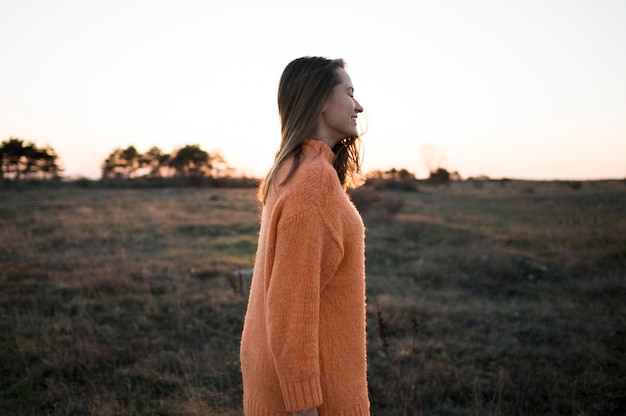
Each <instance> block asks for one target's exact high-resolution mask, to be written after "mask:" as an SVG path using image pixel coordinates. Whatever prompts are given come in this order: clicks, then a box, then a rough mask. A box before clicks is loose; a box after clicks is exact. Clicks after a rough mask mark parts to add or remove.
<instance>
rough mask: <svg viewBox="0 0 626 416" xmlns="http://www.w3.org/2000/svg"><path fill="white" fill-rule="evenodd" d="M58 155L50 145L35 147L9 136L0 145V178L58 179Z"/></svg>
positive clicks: (59, 171)
mask: <svg viewBox="0 0 626 416" xmlns="http://www.w3.org/2000/svg"><path fill="white" fill-rule="evenodd" d="M58 159H59V156H58V155H57V154H56V152H55V151H54V149H53V148H52V147H50V146H46V147H43V148H40V147H37V145H36V144H34V143H32V142H25V141H24V140H21V139H18V138H16V137H10V138H9V139H8V140H5V141H4V142H2V144H1V145H0V180H2V179H14V180H20V179H59V178H60V177H61V176H60V175H61V168H60V167H59V164H58Z"/></svg>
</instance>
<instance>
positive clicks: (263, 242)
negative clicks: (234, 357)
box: [240, 57, 369, 416]
mask: <svg viewBox="0 0 626 416" xmlns="http://www.w3.org/2000/svg"><path fill="white" fill-rule="evenodd" d="M353 94H354V88H353V86H352V81H351V80H350V76H349V75H348V73H347V72H346V71H345V69H344V63H343V61H342V60H329V59H326V58H320V57H305V58H299V59H296V60H294V61H292V62H291V63H290V64H289V65H287V67H286V68H285V70H284V71H283V74H282V76H281V79H280V83H279V87H278V110H279V113H280V118H281V136H282V140H281V144H280V149H279V150H278V152H277V154H276V159H275V162H274V165H273V167H272V168H271V169H270V171H269V173H268V174H267V176H266V178H265V180H264V181H263V183H262V185H261V187H260V189H259V199H260V200H261V202H262V203H263V213H262V219H261V230H260V233H259V243H258V247H257V254H256V262H255V267H254V277H253V278H252V285H251V288H250V297H249V300H248V309H247V312H246V318H245V323H244V329H243V334H242V340H241V351H240V352H241V368H242V374H243V390H244V412H245V414H246V415H248V416H257V415H263V416H270V415H271V416H275V415H286V416H287V415H288V416H291V415H298V416H300V415H306V416H310V415H320V416H325V415H328V416H342V415H346V416H347V415H350V416H361V415H369V400H368V393H367V379H366V352H365V343H366V337H365V266H364V263H365V261H364V234H365V233H364V227H363V222H362V220H361V217H360V215H359V213H358V212H357V210H356V209H355V207H354V205H353V204H352V203H351V202H350V200H349V199H348V197H347V194H346V192H345V190H346V189H347V188H350V187H355V186H358V185H360V184H361V183H362V177H361V175H360V155H359V149H358V142H359V133H358V131H357V122H356V121H357V116H358V114H359V113H361V112H362V111H363V108H362V107H361V105H360V104H359V103H358V102H357V101H356V100H355V99H354V96H353Z"/></svg>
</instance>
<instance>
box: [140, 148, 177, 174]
mask: <svg viewBox="0 0 626 416" xmlns="http://www.w3.org/2000/svg"><path fill="white" fill-rule="evenodd" d="M169 158H170V155H168V154H166V153H163V151H162V150H161V149H160V148H158V147H156V146H152V147H151V148H150V150H148V151H147V152H146V153H144V154H143V155H142V156H141V165H142V167H147V168H148V169H149V171H148V174H147V176H148V177H150V178H160V177H162V176H163V170H164V169H167V168H168V161H169Z"/></svg>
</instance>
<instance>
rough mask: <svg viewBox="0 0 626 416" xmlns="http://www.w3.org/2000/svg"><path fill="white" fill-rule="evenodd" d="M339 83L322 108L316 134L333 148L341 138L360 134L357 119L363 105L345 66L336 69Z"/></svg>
mask: <svg viewBox="0 0 626 416" xmlns="http://www.w3.org/2000/svg"><path fill="white" fill-rule="evenodd" d="M335 72H336V73H337V76H338V77H339V80H340V82H339V84H337V85H335V86H334V87H333V90H332V92H331V93H330V96H329V97H328V99H327V100H326V103H325V104H324V107H323V108H322V114H321V115H320V119H319V121H318V124H317V131H316V133H317V134H316V136H317V137H314V138H316V139H318V140H323V141H324V142H326V143H327V144H328V145H329V146H330V147H331V148H332V147H334V146H335V144H337V143H338V142H339V141H340V140H343V139H345V138H347V137H356V136H357V135H358V131H357V124H356V119H357V116H358V114H359V113H361V112H363V107H361V104H359V102H358V101H357V100H356V99H355V98H354V87H353V86H352V80H351V79H350V76H349V75H348V73H347V72H346V71H345V70H344V69H343V68H337V69H336V70H335Z"/></svg>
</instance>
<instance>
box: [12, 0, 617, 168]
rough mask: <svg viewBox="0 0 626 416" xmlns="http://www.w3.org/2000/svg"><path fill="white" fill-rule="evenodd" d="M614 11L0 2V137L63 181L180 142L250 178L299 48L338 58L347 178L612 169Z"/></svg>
mask: <svg viewBox="0 0 626 416" xmlns="http://www.w3.org/2000/svg"><path fill="white" fill-rule="evenodd" d="M625 22H626V1H623V0H614V1H611V0H588V1H585V0H562V1H561V0H525V1H517V0H507V1H495V0H474V1H469V0H466V1H461V0H459V1H455V0H438V1H422V0H412V1H399V0H386V1H380V0H359V1H343V0H333V1H327V0H317V1H315V2H300V1H295V0H292V1H281V0H264V1H262V2H261V1H253V0H245V1H237V0H233V1H220V2H218V1H208V0H204V1H200V0H198V1H191V0H173V1H165V0H145V1H144V0H123V1H120V0H107V1H90V0H74V1H72V0H55V1H46V0H20V1H10V0H0V31H1V32H0V57H1V58H0V62H1V64H0V141H4V140H7V139H8V138H9V137H18V138H20V139H23V140H26V141H33V142H35V143H36V144H37V145H40V146H46V145H49V146H51V147H52V148H54V150H55V151H56V152H57V153H58V154H59V156H60V164H61V166H62V167H63V168H64V175H65V176H67V177H87V178H98V177H99V176H100V165H101V164H102V162H103V161H104V159H105V158H106V157H107V156H108V155H109V154H110V153H111V152H112V151H113V150H115V149H116V148H119V147H124V148H125V147H127V146H130V145H134V146H135V147H136V148H137V149H138V150H139V151H142V152H143V151H147V150H148V149H149V148H150V147H152V146H158V147H160V148H161V149H162V150H164V151H165V152H171V151H173V150H175V149H176V148H179V147H182V146H185V145H187V144H198V145H199V146H201V147H202V148H203V149H205V150H207V151H208V152H209V153H211V152H219V153H220V154H222V155H223V156H224V158H225V159H226V161H227V162H228V163H229V165H230V166H232V167H233V168H235V169H237V170H238V171H240V172H242V173H244V174H245V175H247V176H254V177H261V176H263V175H264V174H265V172H266V171H267V169H269V167H270V166H271V164H272V162H273V157H274V154H275V152H276V150H277V148H278V145H279V142H280V124H279V118H278V111H277V105H276V90H277V86H278V79H279V77H280V74H281V72H282V70H283V68H284V67H285V66H286V65H287V64H288V63H289V62H290V61H291V60H293V59H295V58H298V57H301V56H307V55H311V56H326V57H329V58H344V59H345V60H346V61H347V63H348V72H349V74H350V76H351V78H352V82H353V85H354V87H355V96H356V98H357V99H358V100H359V102H360V103H361V104H362V105H363V107H364V108H365V112H364V113H363V114H362V115H361V116H360V118H361V123H362V126H363V128H364V130H366V131H365V134H364V135H363V137H362V138H363V144H364V164H363V169H364V170H365V171H372V170H387V169H390V168H397V169H402V168H404V169H408V170H409V171H411V172H415V173H416V174H417V176H418V177H420V178H424V177H426V176H427V175H428V169H427V166H428V165H433V164H434V165H438V166H440V167H444V168H446V169H448V170H449V171H458V172H459V173H460V174H461V176H462V177H464V178H467V177H472V176H479V175H486V176H489V177H491V178H504V177H506V178H512V179H562V180H567V179H579V180H584V179H607V178H620V179H621V178H624V177H626V24H625ZM427 155H430V156H427Z"/></svg>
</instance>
